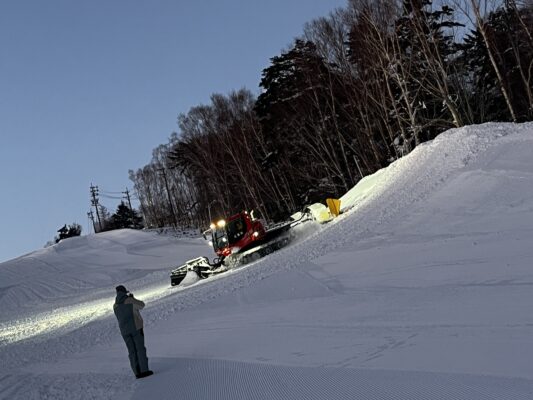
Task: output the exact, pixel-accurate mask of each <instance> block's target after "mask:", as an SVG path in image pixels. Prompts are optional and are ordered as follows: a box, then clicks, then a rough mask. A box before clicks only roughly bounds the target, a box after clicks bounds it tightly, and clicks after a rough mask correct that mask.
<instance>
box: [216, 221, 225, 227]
mask: <svg viewBox="0 0 533 400" xmlns="http://www.w3.org/2000/svg"><path fill="white" fill-rule="evenodd" d="M217 226H218V227H219V228H224V227H225V226H226V221H224V220H223V219H221V220H220V221H218V222H217Z"/></svg>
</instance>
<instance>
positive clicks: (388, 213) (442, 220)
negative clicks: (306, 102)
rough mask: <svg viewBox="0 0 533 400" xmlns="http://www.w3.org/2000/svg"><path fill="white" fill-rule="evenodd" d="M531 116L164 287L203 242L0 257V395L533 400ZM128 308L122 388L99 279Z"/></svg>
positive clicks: (101, 241)
mask: <svg viewBox="0 0 533 400" xmlns="http://www.w3.org/2000/svg"><path fill="white" fill-rule="evenodd" d="M531 154H533V124H532V123H527V124H484V125H479V126H470V127H465V128H461V129H455V130H451V131H448V132H446V133H444V134H442V135H440V136H439V137H437V138H436V139H435V140H433V141H432V142H429V143H425V144H424V145H422V146H419V147H418V148H417V149H415V151H413V152H412V153H411V154H410V155H408V156H406V157H404V158H403V159H401V160H398V161H396V162H395V163H393V164H391V165H390V166H389V167H387V168H385V169H383V170H381V171H378V172H377V173H376V174H374V175H372V176H369V177H366V178H365V179H363V180H362V181H361V182H359V184H358V185H357V186H356V187H354V188H353V189H352V190H351V191H349V192H348V193H346V194H345V195H344V196H343V198H342V199H341V200H342V208H343V210H344V213H343V214H341V216H340V217H339V218H338V219H336V220H334V221H332V222H330V223H328V224H326V225H317V224H314V223H310V224H306V225H303V226H300V227H299V229H300V232H299V236H298V239H297V240H296V241H295V242H294V243H293V244H292V245H290V246H289V247H287V248H284V249H282V250H281V251H279V252H276V253H274V254H272V255H270V256H269V257H266V258H264V259H262V260H259V261H258V262H256V263H253V264H249V265H246V266H244V267H242V268H239V269H238V270H234V271H230V272H228V273H225V274H222V275H219V276H216V277H213V278H210V279H207V280H204V281H199V282H197V283H194V284H191V285H190V286H187V287H174V288H171V287H170V285H169V276H168V274H169V271H170V269H172V267H173V266H175V265H179V264H181V263H182V262H184V261H185V260H187V259H190V258H194V257H196V256H199V255H211V250H210V249H209V247H208V246H207V245H206V243H205V242H204V240H203V239H196V238H187V237H183V238H179V239H177V238H174V237H167V236H160V235H157V234H155V233H151V232H138V231H129V230H123V231H115V232H108V233H103V234H98V235H92V236H84V237H80V238H73V239H68V240H65V241H63V242H61V243H59V244H57V245H54V246H52V247H49V248H46V249H41V250H38V251H36V252H33V253H30V254H27V255H24V256H21V257H19V258H17V259H14V260H11V261H8V262H5V263H2V264H0V300H1V304H2V307H1V308H0V360H2V363H1V364H0V399H111V398H112V399H146V398H157V399H174V398H186V399H222V400H230V399H231V400H234V399H354V398H357V399H371V400H373V399H380V400H382V399H429V400H434V399H451V400H459V399H460V400H463V399H464V400H466V399H468V400H472V399H473V400H478V399H479V400H481V399H483V400H485V399H506V400H507V399H532V398H533V363H531V354H533V313H532V312H531V309H532V305H533V290H532V289H533V268H532V265H533V246H532V245H531V244H532V243H533V161H532V159H531ZM118 284H124V285H125V286H126V287H127V288H128V289H130V290H131V291H132V292H133V293H135V295H136V297H138V298H140V299H142V300H144V301H146V302H147V307H146V308H145V309H144V310H143V317H144V319H145V333H146V346H147V349H148V356H149V359H150V367H151V369H153V370H154V371H155V375H153V376H152V377H149V378H146V379H143V380H135V378H134V376H133V374H132V373H131V371H130V370H129V363H128V359H127V351H126V348H125V345H124V343H123V341H122V338H121V337H120V334H119V331H118V327H117V323H116V321H115V320H114V316H113V314H112V304H113V301H114V287H115V286H116V285H118Z"/></svg>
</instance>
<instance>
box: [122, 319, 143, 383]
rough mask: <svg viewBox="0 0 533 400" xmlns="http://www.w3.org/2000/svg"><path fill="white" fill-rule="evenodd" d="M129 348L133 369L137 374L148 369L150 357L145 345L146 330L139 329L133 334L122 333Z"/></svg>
mask: <svg viewBox="0 0 533 400" xmlns="http://www.w3.org/2000/svg"><path fill="white" fill-rule="evenodd" d="M122 337H123V338H124V341H125V342H126V347H127V348H128V354H129V357H130V364H131V369H132V370H133V373H134V374H135V375H139V374H140V373H142V372H146V371H148V357H146V347H144V332H143V330H142V329H139V330H138V331H136V332H135V333H133V334H131V335H122Z"/></svg>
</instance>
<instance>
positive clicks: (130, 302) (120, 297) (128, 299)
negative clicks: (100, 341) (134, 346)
mask: <svg viewBox="0 0 533 400" xmlns="http://www.w3.org/2000/svg"><path fill="white" fill-rule="evenodd" d="M143 308H144V303H143V302H142V301H141V300H137V299H136V298H135V297H133V295H132V294H130V293H126V292H118V293H117V297H116V299H115V304H114V305H113V311H114V312H115V315H116V316H117V320H118V325H119V328H120V333H121V334H122V335H123V336H124V335H132V334H134V333H135V332H136V331H138V330H139V329H143V319H142V317H141V313H140V312H139V310H142V309H143Z"/></svg>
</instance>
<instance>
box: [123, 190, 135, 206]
mask: <svg viewBox="0 0 533 400" xmlns="http://www.w3.org/2000/svg"><path fill="white" fill-rule="evenodd" d="M122 193H124V194H125V195H126V198H127V199H128V205H129V206H130V210H132V211H133V208H132V207H131V199H130V191H129V190H128V188H126V191H125V192H122Z"/></svg>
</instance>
